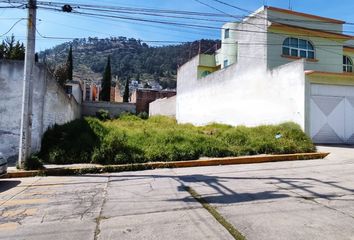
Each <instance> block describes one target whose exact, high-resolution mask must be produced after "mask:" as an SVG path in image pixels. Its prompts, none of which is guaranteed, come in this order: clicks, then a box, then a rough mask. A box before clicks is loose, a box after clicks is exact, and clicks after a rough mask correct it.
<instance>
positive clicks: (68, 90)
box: [65, 86, 73, 94]
mask: <svg viewBox="0 0 354 240" xmlns="http://www.w3.org/2000/svg"><path fill="white" fill-rule="evenodd" d="M65 92H66V94H73V86H65Z"/></svg>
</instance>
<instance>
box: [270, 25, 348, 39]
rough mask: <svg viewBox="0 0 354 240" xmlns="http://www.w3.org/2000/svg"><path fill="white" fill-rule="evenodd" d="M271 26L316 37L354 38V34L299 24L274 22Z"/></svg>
mask: <svg viewBox="0 0 354 240" xmlns="http://www.w3.org/2000/svg"><path fill="white" fill-rule="evenodd" d="M270 28H271V29H275V30H285V31H286V30H287V31H291V32H293V33H303V34H308V35H311V36H315V37H327V38H335V39H343V40H350V39H354V36H351V35H346V34H342V33H334V32H329V31H323V30H319V29H313V28H305V27H299V26H294V25H289V24H283V23H275V22H272V23H271V25H270Z"/></svg>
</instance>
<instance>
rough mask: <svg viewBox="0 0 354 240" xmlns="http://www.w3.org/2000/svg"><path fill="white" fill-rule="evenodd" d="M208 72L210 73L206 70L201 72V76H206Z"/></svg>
mask: <svg viewBox="0 0 354 240" xmlns="http://www.w3.org/2000/svg"><path fill="white" fill-rule="evenodd" d="M210 73H211V72H210V71H208V70H206V71H204V72H202V74H201V76H202V77H206V76H208V75H209V74H210Z"/></svg>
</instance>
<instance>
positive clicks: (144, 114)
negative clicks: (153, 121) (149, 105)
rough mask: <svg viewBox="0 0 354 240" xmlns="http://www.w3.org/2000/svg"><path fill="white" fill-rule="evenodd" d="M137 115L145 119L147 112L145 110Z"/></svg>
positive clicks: (147, 115) (147, 116)
mask: <svg viewBox="0 0 354 240" xmlns="http://www.w3.org/2000/svg"><path fill="white" fill-rule="evenodd" d="M137 116H138V117H139V118H141V119H143V120H146V119H148V118H149V114H148V113H147V112H141V113H139V114H138V115H137Z"/></svg>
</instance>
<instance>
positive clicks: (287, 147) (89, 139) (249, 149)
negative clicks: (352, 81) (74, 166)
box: [39, 115, 315, 164]
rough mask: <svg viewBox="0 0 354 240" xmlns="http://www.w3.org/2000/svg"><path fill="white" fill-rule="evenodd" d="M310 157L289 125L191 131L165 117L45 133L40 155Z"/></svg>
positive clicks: (99, 159)
mask: <svg viewBox="0 0 354 240" xmlns="http://www.w3.org/2000/svg"><path fill="white" fill-rule="evenodd" d="M313 151H315V147H314V145H313V144H312V142H311V140H310V139H309V138H308V137H307V136H306V135H305V134H304V133H303V131H302V130H301V129H300V127H299V126H298V125H296V124H294V123H284V124H280V125H275V126H259V127H254V128H247V127H244V126H239V127H232V126H228V125H222V124H211V125H208V126H203V127H196V126H193V125H191V124H177V123H176V121H175V120H174V119H172V118H167V117H152V118H149V119H147V120H144V119H141V118H138V117H136V116H132V115H123V116H121V117H120V118H119V119H115V120H108V121H100V120H98V119H96V118H85V119H79V120H75V121H73V122H71V123H68V124H65V125H63V126H54V127H53V128H52V129H50V130H48V131H47V132H46V134H45V136H44V138H43V142H42V150H41V152H40V154H39V155H40V158H42V159H43V160H44V161H45V162H47V163H57V164H63V163H80V162H93V163H100V164H122V163H138V162H151V161H178V160H193V159H198V158H200V157H226V156H240V155H255V154H278V153H299V152H313Z"/></svg>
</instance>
